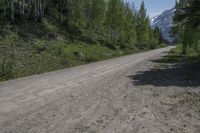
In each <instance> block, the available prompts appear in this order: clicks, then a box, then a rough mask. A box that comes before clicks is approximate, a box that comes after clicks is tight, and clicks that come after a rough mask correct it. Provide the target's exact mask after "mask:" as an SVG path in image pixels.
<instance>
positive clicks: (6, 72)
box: [0, 57, 14, 79]
mask: <svg viewBox="0 0 200 133" xmlns="http://www.w3.org/2000/svg"><path fill="white" fill-rule="evenodd" d="M13 76H14V71H13V62H12V61H8V60H6V58H5V57H4V58H3V60H2V62H0V78H2V79H9V78H12V77H13Z"/></svg>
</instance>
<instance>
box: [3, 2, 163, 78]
mask: <svg viewBox="0 0 200 133" xmlns="http://www.w3.org/2000/svg"><path fill="white" fill-rule="evenodd" d="M0 29H1V30H0V79H1V80H7V79H12V78H18V77H24V76H28V75H32V74H39V73H44V72H49V71H53V70H57V69H63V68H66V67H71V66H75V65H81V64H85V63H90V62H94V61H99V60H104V59H108V58H112V57H116V56H122V55H125V54H131V53H136V52H140V51H146V50H149V49H155V48H160V47H164V46H166V45H165V43H166V40H165V39H164V38H163V36H162V34H161V31H160V30H159V28H155V29H151V27H150V19H149V16H148V15H147V11H146V8H145V4H144V2H142V4H141V6H140V9H138V10H137V9H136V8H135V6H134V3H132V4H131V3H127V2H125V1H123V0H1V1H0Z"/></svg>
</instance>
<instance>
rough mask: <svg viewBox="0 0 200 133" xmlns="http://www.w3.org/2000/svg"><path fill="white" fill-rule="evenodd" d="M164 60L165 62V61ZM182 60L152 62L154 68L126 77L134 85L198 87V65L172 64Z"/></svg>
mask: <svg viewBox="0 0 200 133" xmlns="http://www.w3.org/2000/svg"><path fill="white" fill-rule="evenodd" d="M165 59H166V60H165ZM175 60H176V61H177V60H182V57H181V56H177V57H172V58H164V59H160V60H153V61H152V62H154V63H155V66H154V67H153V68H152V69H150V70H147V71H139V72H137V73H136V74H135V75H130V76H128V77H129V78H131V79H132V80H133V84H134V85H153V86H164V87H167V86H179V87H198V86H200V64H191V63H184V64H183V63H180V62H179V63H173V62H174V61H175Z"/></svg>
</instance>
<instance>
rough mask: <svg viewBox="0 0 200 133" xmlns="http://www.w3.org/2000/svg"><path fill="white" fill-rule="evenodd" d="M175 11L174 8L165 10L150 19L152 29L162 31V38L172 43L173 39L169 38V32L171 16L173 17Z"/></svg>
mask: <svg viewBox="0 0 200 133" xmlns="http://www.w3.org/2000/svg"><path fill="white" fill-rule="evenodd" d="M175 10H176V9H175V8H172V9H170V10H165V11H164V12H163V13H161V14H160V15H158V16H155V17H153V18H151V27H152V29H154V28H155V27H158V28H159V29H160V30H161V31H162V33H163V36H164V38H165V39H167V40H168V41H169V42H172V41H173V38H172V37H170V31H171V29H172V27H173V16H174V15H175Z"/></svg>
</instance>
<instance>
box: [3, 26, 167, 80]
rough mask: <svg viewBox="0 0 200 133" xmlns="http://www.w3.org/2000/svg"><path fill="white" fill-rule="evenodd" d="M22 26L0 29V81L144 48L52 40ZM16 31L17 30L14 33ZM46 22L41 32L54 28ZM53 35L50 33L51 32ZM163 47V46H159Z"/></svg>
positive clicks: (99, 59) (36, 30)
mask: <svg viewBox="0 0 200 133" xmlns="http://www.w3.org/2000/svg"><path fill="white" fill-rule="evenodd" d="M43 27H44V26H43ZM40 29H42V28H41V27H39V28H38V29H34V28H33V29H31V27H30V26H26V25H24V26H23V27H19V29H14V30H10V28H4V29H2V30H1V32H0V81H5V80H10V79H16V78H21V77H25V76H30V75H35V74H41V73H46V72H50V71H55V70H59V69H64V68H68V67H73V66H78V65H82V64H87V63H91V62H96V61H101V60H105V59H110V58H113V57H118V56H123V55H127V54H133V53H138V52H142V51H146V50H147V49H142V50H140V49H138V48H137V47H133V48H129V49H120V48H116V49H112V48H109V47H106V46H104V45H101V44H100V43H99V42H85V41H81V40H78V39H70V38H68V37H66V36H65V35H61V34H58V35H56V39H49V37H48V35H47V36H45V35H43V36H42V37H36V36H35V35H40V34H39V33H36V32H39V30H40ZM15 30H18V31H20V32H15ZM55 30H56V29H55V27H53V26H52V25H46V24H45V28H44V29H43V31H45V33H51V31H55ZM53 37H54V35H53ZM161 46H162V47H164V46H165V45H161Z"/></svg>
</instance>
